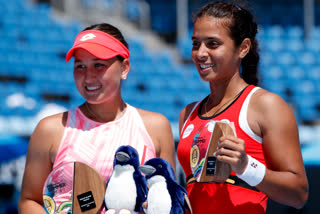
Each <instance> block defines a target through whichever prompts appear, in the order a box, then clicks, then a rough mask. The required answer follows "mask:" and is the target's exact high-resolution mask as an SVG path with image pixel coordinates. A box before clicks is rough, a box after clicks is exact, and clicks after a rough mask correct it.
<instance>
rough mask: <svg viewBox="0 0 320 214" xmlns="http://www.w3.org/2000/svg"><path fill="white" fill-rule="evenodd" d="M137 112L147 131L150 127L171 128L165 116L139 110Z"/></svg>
mask: <svg viewBox="0 0 320 214" xmlns="http://www.w3.org/2000/svg"><path fill="white" fill-rule="evenodd" d="M137 110H138V112H139V114H140V116H141V118H142V120H143V122H144V124H145V126H146V128H147V129H149V128H150V127H154V128H161V127H163V126H170V122H169V120H168V118H167V117H165V116H164V115H163V114H160V113H157V112H152V111H147V110H144V109H138V108H137Z"/></svg>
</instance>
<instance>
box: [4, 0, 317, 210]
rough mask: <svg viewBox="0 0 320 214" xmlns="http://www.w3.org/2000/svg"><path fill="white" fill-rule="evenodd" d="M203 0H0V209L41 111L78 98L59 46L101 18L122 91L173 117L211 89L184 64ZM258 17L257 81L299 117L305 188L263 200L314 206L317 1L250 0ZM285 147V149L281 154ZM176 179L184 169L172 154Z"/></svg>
mask: <svg viewBox="0 0 320 214" xmlns="http://www.w3.org/2000/svg"><path fill="white" fill-rule="evenodd" d="M206 2H207V1H204V0H177V1H175V0H161V1H160V0H52V1H51V2H50V1H48V0H47V1H45V0H42V1H40V0H38V1H36V0H33V1H32V0H10V1H5V0H0V97H1V98H0V102H1V103H0V214H9V213H17V200H18V197H19V191H20V185H21V180H22V175H23V170H24V163H25V154H26V150H27V146H28V141H29V137H30V135H31V133H32V131H33V129H34V127H35V125H36V124H37V122H38V121H39V120H40V119H41V118H42V117H44V116H46V115H49V114H53V113H56V112H61V111H64V110H65V109H67V108H71V107H75V106H77V105H79V104H81V103H82V102H83V101H84V100H83V99H82V98H81V97H80V95H79V94H78V92H77V90H76V88H75V86H74V83H73V76H72V69H73V65H72V63H68V64H67V63H66V62H65V54H66V52H67V50H68V49H69V48H70V47H71V46H72V43H73V39H74V38H75V36H76V35H77V33H79V32H80V31H81V30H82V29H83V28H84V27H85V26H87V25H90V24H93V23H100V22H108V23H111V24H114V25H115V26H117V27H119V29H120V30H121V31H122V32H123V33H124V35H125V37H126V39H127V41H128V42H129V46H130V52H131V63H132V69H131V72H130V73H129V76H128V79H127V80H126V81H125V82H123V86H122V87H123V96H124V99H125V101H126V102H128V103H130V104H131V105H133V106H136V107H141V108H144V109H147V110H152V111H156V112H160V113H162V114H164V115H165V116H167V118H168V119H169V120H170V122H171V125H172V129H173V133H174V138H175V141H176V143H177V142H178V140H179V136H178V115H179V112H180V110H181V109H182V107H183V106H184V105H186V104H188V103H189V102H192V101H195V100H199V99H201V98H202V97H205V96H206V95H207V94H208V93H209V91H208V90H209V89H208V86H207V85H206V83H204V82H202V81H201V80H200V78H199V76H198V74H197V72H196V70H195V68H194V66H193V65H192V63H191V59H190V50H191V39H190V37H191V31H192V29H191V28H192V22H191V18H190V17H191V15H192V13H193V12H195V11H196V10H197V9H199V7H200V6H201V5H203V4H204V3H206ZM247 2H248V6H249V7H250V9H251V10H252V11H253V13H254V15H255V16H256V18H257V21H258V23H259V33H258V39H259V42H260V49H261V51H260V54H261V63H260V67H259V68H260V71H259V75H260V77H261V82H260V86H262V87H264V88H266V89H268V90H270V91H272V92H275V93H277V94H279V95H280V96H282V97H283V98H284V99H285V100H286V101H287V102H288V103H289V104H290V106H291V107H292V109H293V111H294V113H295V115H296V118H297V121H298V125H299V134H300V140H301V148H302V153H303V158H304V162H305V166H306V170H307V175H308V180H309V185H310V195H309V200H308V202H307V204H306V206H305V207H304V208H303V209H300V210H296V209H293V208H290V207H287V206H283V205H280V204H278V203H276V202H273V201H271V200H270V203H269V205H268V210H267V213H318V212H319V210H320V203H319V200H318V199H317V196H318V195H319V194H320V185H318V184H317V181H318V180H319V179H320V169H319V166H320V155H319V151H320V124H319V119H320V117H319V115H320V1H317V0H255V1H247ZM284 155H285V154H284ZM177 179H178V181H179V182H180V183H181V184H182V185H184V175H183V172H182V171H181V168H180V167H179V163H178V161H177Z"/></svg>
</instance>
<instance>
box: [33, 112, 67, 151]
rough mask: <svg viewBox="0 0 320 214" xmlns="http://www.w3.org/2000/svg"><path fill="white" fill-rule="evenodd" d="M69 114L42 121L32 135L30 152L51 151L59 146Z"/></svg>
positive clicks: (49, 117) (57, 115) (60, 114)
mask: <svg viewBox="0 0 320 214" xmlns="http://www.w3.org/2000/svg"><path fill="white" fill-rule="evenodd" d="M66 118H67V112H64V113H59V114H55V115H52V116H48V117H45V118H43V119H41V120H40V121H39V123H38V125H37V126H36V128H35V130H34V132H33V133H32V136H31V139H30V143H29V148H30V149H29V150H31V151H35V152H41V151H42V152H43V151H49V152H50V151H51V150H52V149H54V148H56V147H57V146H58V143H59V142H60V140H61V138H62V135H63V132H64V127H65V124H66V120H67V119H66Z"/></svg>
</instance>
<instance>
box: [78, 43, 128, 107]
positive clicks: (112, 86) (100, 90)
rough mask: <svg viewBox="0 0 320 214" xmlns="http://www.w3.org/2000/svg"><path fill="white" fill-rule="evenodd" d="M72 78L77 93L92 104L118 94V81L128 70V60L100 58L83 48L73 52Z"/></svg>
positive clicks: (123, 77) (124, 76)
mask: <svg viewBox="0 0 320 214" xmlns="http://www.w3.org/2000/svg"><path fill="white" fill-rule="evenodd" d="M74 58H75V61H74V71H73V75H74V80H75V84H76V87H77V89H78V91H79V93H80V94H81V95H82V96H83V98H84V99H86V100H87V101H88V102H90V103H93V104H98V103H102V102H105V101H108V100H110V99H112V98H114V97H115V96H117V95H118V96H120V82H121V79H125V78H126V76H127V74H128V72H129V67H130V64H129V61H128V60H126V59H125V60H124V61H122V62H121V61H120V60H119V59H118V58H117V57H113V58H111V59H107V60H102V59H97V58H96V57H95V56H93V55H92V54H90V53H89V52H87V51H86V50H83V49H76V50H75V52H74Z"/></svg>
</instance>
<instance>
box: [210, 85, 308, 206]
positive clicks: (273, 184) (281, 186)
mask: <svg viewBox="0 0 320 214" xmlns="http://www.w3.org/2000/svg"><path fill="white" fill-rule="evenodd" d="M248 122H249V126H250V127H251V129H252V130H253V131H254V132H255V133H256V134H258V135H259V136H262V143H263V151H264V154H265V158H266V162H267V167H268V168H267V169H266V173H265V176H264V178H263V180H262V181H261V183H259V184H258V185H257V186H256V187H257V188H258V189H259V190H260V191H262V192H264V193H265V194H266V195H268V196H269V197H270V198H271V199H272V200H275V201H277V202H279V203H283V204H286V205H289V206H293V207H295V208H301V207H302V206H303V205H304V204H305V202H306V200H307V198H308V181H307V177H306V174H305V169H304V164H303V160H302V155H301V150H300V143H299V136H298V129H297V124H296V121H295V117H294V114H293V113H292V111H291V109H290V107H289V106H288V105H287V104H286V103H285V102H284V101H283V100H282V99H281V98H280V97H279V96H277V95H275V94H272V93H269V92H266V91H264V90H259V91H257V92H256V93H255V94H254V95H253V97H252V100H251V101H250V105H249V110H248ZM221 148H222V149H221ZM216 155H217V158H218V159H220V160H223V161H225V162H228V163H229V164H230V165H231V167H232V170H233V171H235V172H236V173H238V174H242V173H243V171H244V170H245V169H246V166H247V161H248V158H247V155H246V153H245V144H244V142H243V140H241V139H238V138H232V137H223V138H222V139H221V147H220V149H219V151H218V152H217V153H216Z"/></svg>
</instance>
